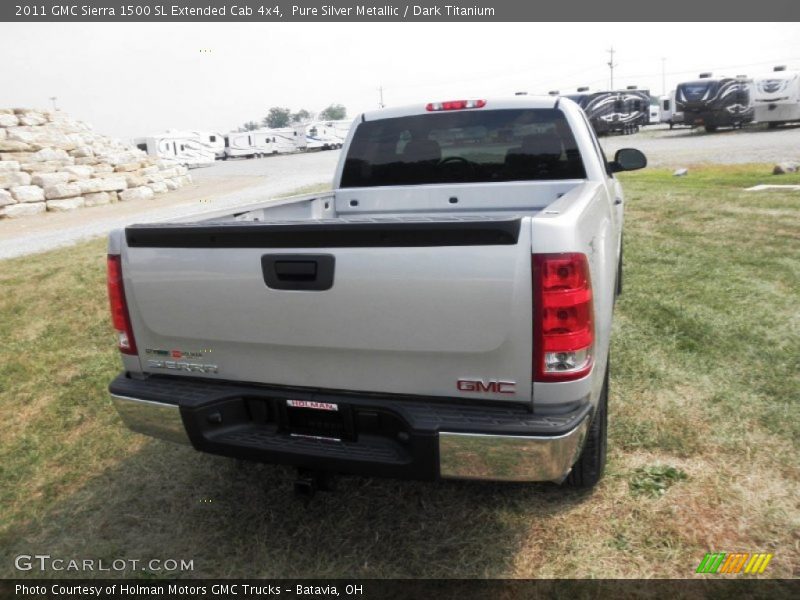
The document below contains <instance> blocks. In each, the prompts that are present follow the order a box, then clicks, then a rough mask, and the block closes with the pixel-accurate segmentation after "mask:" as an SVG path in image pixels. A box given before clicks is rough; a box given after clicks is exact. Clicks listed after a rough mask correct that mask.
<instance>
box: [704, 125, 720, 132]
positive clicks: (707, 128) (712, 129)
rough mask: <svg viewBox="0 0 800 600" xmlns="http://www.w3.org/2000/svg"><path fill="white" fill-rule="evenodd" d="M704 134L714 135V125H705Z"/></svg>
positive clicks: (715, 128)
mask: <svg viewBox="0 0 800 600" xmlns="http://www.w3.org/2000/svg"><path fill="white" fill-rule="evenodd" d="M705 129H706V133H714V132H715V131H716V130H717V126H716V125H706V127H705Z"/></svg>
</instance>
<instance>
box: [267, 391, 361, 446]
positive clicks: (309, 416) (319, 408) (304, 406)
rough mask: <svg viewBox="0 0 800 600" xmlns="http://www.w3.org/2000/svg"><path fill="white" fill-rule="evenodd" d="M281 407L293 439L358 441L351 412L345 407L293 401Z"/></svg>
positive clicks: (289, 400) (336, 404)
mask: <svg viewBox="0 0 800 600" xmlns="http://www.w3.org/2000/svg"><path fill="white" fill-rule="evenodd" d="M282 404H283V409H284V414H285V417H286V418H285V420H284V423H285V426H286V431H287V432H288V433H289V434H290V435H294V436H298V437H309V438H314V439H324V440H335V441H355V439H356V433H355V426H354V421H353V415H352V411H351V410H350V406H348V405H346V404H338V403H333V402H320V401H314V400H295V399H291V398H287V399H286V400H285V401H284V402H283V403H282Z"/></svg>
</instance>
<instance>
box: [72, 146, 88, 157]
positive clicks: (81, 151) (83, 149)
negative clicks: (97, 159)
mask: <svg viewBox="0 0 800 600" xmlns="http://www.w3.org/2000/svg"><path fill="white" fill-rule="evenodd" d="M70 154H72V156H74V157H75V158H94V150H92V149H91V148H90V147H89V146H78V147H77V148H75V149H74V150H73V151H72V152H70Z"/></svg>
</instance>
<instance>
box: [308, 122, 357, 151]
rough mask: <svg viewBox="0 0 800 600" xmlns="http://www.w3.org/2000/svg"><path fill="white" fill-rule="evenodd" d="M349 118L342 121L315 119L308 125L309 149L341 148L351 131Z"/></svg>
mask: <svg viewBox="0 0 800 600" xmlns="http://www.w3.org/2000/svg"><path fill="white" fill-rule="evenodd" d="M351 123H352V121H350V120H349V119H345V120H341V121H315V122H313V123H309V124H308V125H306V142H307V143H308V148H307V149H308V150H315V149H320V150H336V149H337V148H341V147H342V145H343V144H344V140H345V138H346V137H347V133H348V132H349V131H350V124H351Z"/></svg>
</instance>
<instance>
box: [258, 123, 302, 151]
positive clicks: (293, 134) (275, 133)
mask: <svg viewBox="0 0 800 600" xmlns="http://www.w3.org/2000/svg"><path fill="white" fill-rule="evenodd" d="M258 131H259V132H262V133H264V134H265V135H267V136H268V137H269V138H270V139H271V140H272V144H273V153H274V154H289V153H291V152H298V151H301V150H305V149H306V147H307V145H308V142H307V140H306V126H305V125H294V126H292V127H278V128H275V129H259V130H258Z"/></svg>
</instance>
